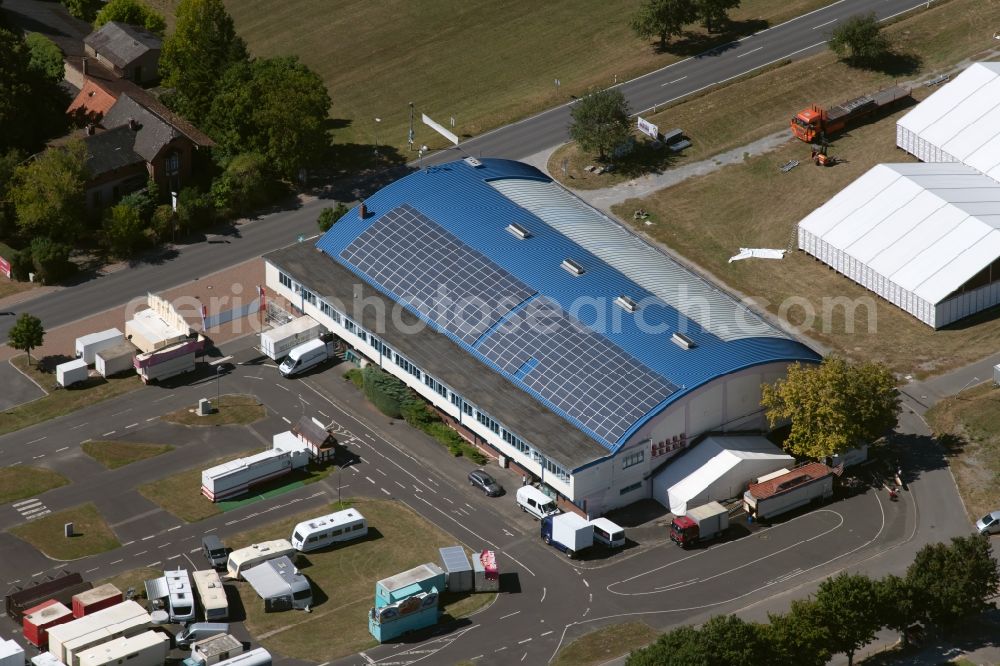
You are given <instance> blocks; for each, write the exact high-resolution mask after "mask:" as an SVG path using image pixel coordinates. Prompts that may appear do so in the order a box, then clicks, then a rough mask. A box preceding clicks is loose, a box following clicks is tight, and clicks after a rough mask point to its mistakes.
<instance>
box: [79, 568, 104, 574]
mask: <svg viewBox="0 0 1000 666" xmlns="http://www.w3.org/2000/svg"><path fill="white" fill-rule="evenodd" d="M100 568H101V567H94V568H93V569H87V570H86V571H84V572H83V573H85V574H88V573H92V572H94V571H97V570H98V569H100Z"/></svg>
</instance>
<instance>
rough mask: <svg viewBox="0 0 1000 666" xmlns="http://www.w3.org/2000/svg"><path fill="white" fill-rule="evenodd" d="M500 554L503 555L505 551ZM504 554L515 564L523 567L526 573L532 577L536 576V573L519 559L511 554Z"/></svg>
mask: <svg viewBox="0 0 1000 666" xmlns="http://www.w3.org/2000/svg"><path fill="white" fill-rule="evenodd" d="M500 552H501V553H503V551H500ZM503 554H504V555H506V556H507V557H509V558H510V559H512V560H514V561H515V562H517V563H518V564H519V565H521V568H522V569H524V570H525V571H527V572H528V573H530V574H531V575H532V576H534V575H535V572H534V571H532V570H531V569H529V568H528V567H526V566H524V563H523V562H521V561H520V560H519V559H517V558H516V557H514V556H513V555H511V554H510V553H503Z"/></svg>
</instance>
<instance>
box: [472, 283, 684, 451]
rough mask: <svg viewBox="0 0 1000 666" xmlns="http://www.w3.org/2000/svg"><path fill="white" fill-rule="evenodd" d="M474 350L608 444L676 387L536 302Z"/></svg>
mask: <svg viewBox="0 0 1000 666" xmlns="http://www.w3.org/2000/svg"><path fill="white" fill-rule="evenodd" d="M478 350H479V352H480V353H481V354H483V356H485V357H486V358H487V359H489V360H490V361H492V362H493V363H495V364H496V365H497V366H499V367H500V370H502V371H503V372H505V373H507V374H509V375H514V376H516V377H518V378H519V379H521V380H522V381H524V383H525V384H526V385H527V386H528V387H529V388H530V389H532V390H534V391H535V392H536V393H538V394H539V395H540V396H541V397H542V398H543V399H544V400H546V401H548V402H550V403H551V404H553V405H554V406H555V407H556V408H558V409H561V410H563V412H565V413H566V414H571V415H573V416H574V417H575V418H576V419H577V420H578V421H580V423H581V424H582V425H583V426H584V427H585V428H587V429H588V430H590V431H592V432H594V433H595V434H596V435H597V436H598V437H601V438H603V439H605V440H606V441H610V442H614V441H617V440H618V438H619V437H621V436H622V435H623V434H624V433H625V431H626V430H628V429H629V428H630V427H632V425H633V424H635V423H636V421H638V420H639V419H640V418H641V417H642V416H643V415H644V414H646V413H648V412H649V411H650V410H651V409H652V408H653V407H655V406H656V405H658V404H659V403H661V402H662V401H663V400H665V399H666V398H667V397H668V396H669V395H670V394H671V393H673V392H674V391H675V390H676V388H677V387H676V386H674V385H672V384H670V383H669V382H667V381H665V380H664V379H662V378H661V377H659V376H658V375H656V374H654V373H653V372H652V371H650V370H649V369H647V368H646V367H645V366H644V365H642V364H641V363H639V362H638V361H637V360H636V359H634V358H632V357H631V356H629V355H628V354H626V353H625V352H623V351H622V350H621V349H619V348H618V347H617V346H615V345H614V344H612V343H611V342H609V341H608V340H607V339H606V338H604V337H603V336H601V335H598V334H597V333H594V332H593V331H591V330H590V329H588V328H586V327H584V326H583V325H582V324H579V323H577V322H576V321H575V320H574V319H571V318H570V316H569V315H568V314H567V313H566V312H565V311H563V310H562V309H561V308H559V307H558V306H557V305H555V304H554V303H551V302H548V301H547V299H544V298H537V299H534V300H532V301H531V302H530V303H528V305H527V306H526V307H525V308H523V309H522V310H518V311H517V312H516V313H515V314H514V315H512V316H511V317H510V318H509V319H507V320H506V321H505V322H504V323H503V324H501V325H500V326H499V327H497V329H496V330H495V331H493V332H492V333H490V335H489V336H488V337H486V339H485V340H484V341H483V342H482V343H480V345H479V347H478Z"/></svg>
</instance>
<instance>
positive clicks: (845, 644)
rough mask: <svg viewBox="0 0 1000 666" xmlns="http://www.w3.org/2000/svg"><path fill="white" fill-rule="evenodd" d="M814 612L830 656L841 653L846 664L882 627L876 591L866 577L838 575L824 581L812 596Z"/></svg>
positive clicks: (850, 662)
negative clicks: (814, 596) (816, 612)
mask: <svg viewBox="0 0 1000 666" xmlns="http://www.w3.org/2000/svg"><path fill="white" fill-rule="evenodd" d="M816 609H817V611H818V613H819V617H820V618H822V623H823V626H824V627H825V628H826V630H827V632H828V635H827V643H826V644H827V646H828V647H829V648H830V652H832V653H834V654H836V653H838V652H843V653H845V654H846V655H847V664H848V666H851V664H853V663H854V653H855V652H856V651H857V650H858V649H859V648H862V647H864V646H865V645H867V644H868V643H870V642H871V641H872V640H873V639H874V638H875V632H877V631H878V630H879V629H880V628H881V627H882V618H881V614H880V613H879V594H878V587H877V585H876V584H875V582H874V581H872V579H871V578H869V577H868V576H862V575H857V574H848V573H841V574H840V575H838V576H835V577H834V578H827V579H826V580H824V581H823V582H822V583H820V585H819V590H818V591H817V592H816Z"/></svg>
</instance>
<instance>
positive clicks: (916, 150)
mask: <svg viewBox="0 0 1000 666" xmlns="http://www.w3.org/2000/svg"><path fill="white" fill-rule="evenodd" d="M896 146H897V147H899V148H902V149H903V150H905V151H906V152H908V153H910V154H911V155H913V156H914V157H916V158H917V159H918V160H920V161H921V162H959V161H960V160H958V159H956V158H955V157H954V156H953V155H949V154H948V153H946V152H945V151H943V150H941V148H940V147H938V146H936V145H934V144H933V143H930V142H928V141H926V140H924V139H921V138H920V136H919V135H918V134H917V133H916V132H914V131H912V130H909V129H907V128H905V127H903V126H902V125H900V124H899V123H897V124H896Z"/></svg>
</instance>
